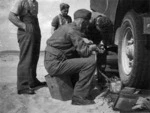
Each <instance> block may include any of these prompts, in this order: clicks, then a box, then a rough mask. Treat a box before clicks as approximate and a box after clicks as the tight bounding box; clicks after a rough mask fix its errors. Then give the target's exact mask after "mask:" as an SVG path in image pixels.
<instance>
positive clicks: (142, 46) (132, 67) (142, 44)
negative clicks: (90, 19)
mask: <svg viewBox="0 0 150 113" xmlns="http://www.w3.org/2000/svg"><path fill="white" fill-rule="evenodd" d="M142 29H143V24H142V18H141V17H140V16H139V15H138V14H137V13H135V12H134V11H130V12H128V13H127V14H126V15H125V16H124V19H123V21H122V25H121V29H120V33H119V35H120V37H119V44H118V66H119V74H120V78H121V81H122V83H123V84H124V85H125V86H130V87H135V88H147V87H148V85H149V79H148V77H147V76H148V73H149V72H148V70H149V69H148V68H149V67H150V66H148V64H149V62H148V61H149V58H148V54H147V53H148V52H147V49H146V36H145V35H143V31H142Z"/></svg>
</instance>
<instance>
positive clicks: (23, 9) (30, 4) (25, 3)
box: [11, 0, 38, 17]
mask: <svg viewBox="0 0 150 113" xmlns="http://www.w3.org/2000/svg"><path fill="white" fill-rule="evenodd" d="M29 11H30V13H31V14H32V15H33V16H35V17H37V14H38V2H37V1H36V0H16V1H15V4H14V6H13V7H12V9H11V12H13V13H15V14H17V15H18V16H25V15H26V14H27V13H28V12H29Z"/></svg>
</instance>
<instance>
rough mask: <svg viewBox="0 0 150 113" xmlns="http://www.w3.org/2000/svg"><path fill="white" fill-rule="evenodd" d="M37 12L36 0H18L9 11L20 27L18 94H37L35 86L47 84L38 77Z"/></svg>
mask: <svg viewBox="0 0 150 113" xmlns="http://www.w3.org/2000/svg"><path fill="white" fill-rule="evenodd" d="M37 14H38V2H37V1H36V0H17V1H16V3H15V5H14V6H13V8H12V9H11V11H10V13H9V20H10V21H11V22H12V23H13V24H14V25H15V26H17V27H18V32H17V37H18V43H19V48H20V56H19V59H20V61H19V63H18V68H17V89H18V94H35V92H34V90H33V88H35V87H37V86H41V85H45V84H46V82H40V81H39V80H38V79H37V78H36V68H37V62H38V59H39V52H40V41H41V32H40V28H39V22H38V18H37Z"/></svg>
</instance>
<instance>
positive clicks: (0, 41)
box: [0, 0, 90, 51]
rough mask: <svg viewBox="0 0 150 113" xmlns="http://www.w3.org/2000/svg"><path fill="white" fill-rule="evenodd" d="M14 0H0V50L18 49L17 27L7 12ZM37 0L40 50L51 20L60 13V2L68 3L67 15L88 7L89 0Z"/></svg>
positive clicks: (42, 47)
mask: <svg viewBox="0 0 150 113" xmlns="http://www.w3.org/2000/svg"><path fill="white" fill-rule="evenodd" d="M14 1H15V0H0V51H5V50H19V48H18V43H17V37H16V31H17V28H16V27H15V26H14V25H13V24H12V23H10V22H9V20H8V13H9V11H10V8H11V6H12V4H13V3H14ZM37 1H38V2H39V15H38V17H39V23H40V27H41V32H42V41H41V50H44V49H45V45H46V40H47V39H48V38H49V37H50V35H51V34H50V28H51V20H52V18H53V17H54V16H56V15H57V14H59V13H60V10H59V4H60V3H61V2H65V3H68V4H69V5H70V11H69V15H70V16H71V17H72V18H73V13H74V12H75V11H76V10H78V9H80V8H86V9H90V8H89V1H90V0H37Z"/></svg>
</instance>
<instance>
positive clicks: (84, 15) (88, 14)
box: [74, 9, 91, 19]
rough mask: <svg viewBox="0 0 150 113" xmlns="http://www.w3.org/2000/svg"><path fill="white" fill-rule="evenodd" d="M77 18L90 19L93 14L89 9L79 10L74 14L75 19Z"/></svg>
mask: <svg viewBox="0 0 150 113" xmlns="http://www.w3.org/2000/svg"><path fill="white" fill-rule="evenodd" d="M77 18H83V19H90V18H91V12H90V11H89V10H87V9H79V10H77V11H76V12H75V13H74V19H77Z"/></svg>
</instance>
